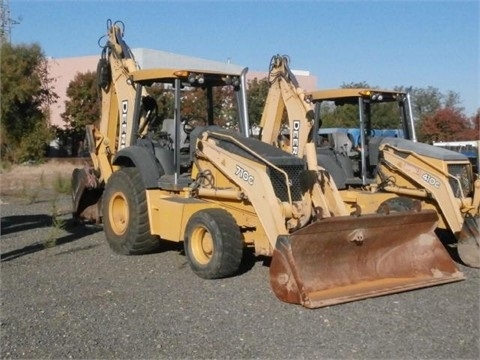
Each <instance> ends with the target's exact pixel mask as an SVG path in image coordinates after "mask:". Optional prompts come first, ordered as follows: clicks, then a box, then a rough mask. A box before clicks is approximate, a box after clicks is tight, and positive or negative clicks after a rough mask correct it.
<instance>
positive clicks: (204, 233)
mask: <svg viewBox="0 0 480 360" xmlns="http://www.w3.org/2000/svg"><path fill="white" fill-rule="evenodd" d="M190 241H191V246H192V254H193V257H194V258H195V260H196V261H198V262H199V263H200V264H202V265H205V264H207V263H208V262H209V261H210V260H211V258H212V256H213V238H212V235H211V234H210V233H209V232H208V230H207V229H205V228H203V227H198V228H196V229H195V230H194V231H193V232H192V236H191V239H190Z"/></svg>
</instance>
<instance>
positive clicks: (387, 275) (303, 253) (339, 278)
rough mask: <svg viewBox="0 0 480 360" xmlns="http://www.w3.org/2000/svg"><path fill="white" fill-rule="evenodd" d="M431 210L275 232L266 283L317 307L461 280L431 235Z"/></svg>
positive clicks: (340, 219)
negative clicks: (268, 280)
mask: <svg viewBox="0 0 480 360" xmlns="http://www.w3.org/2000/svg"><path fill="white" fill-rule="evenodd" d="M436 223H437V215H436V213H435V212H434V211H431V210H424V211H421V212H409V213H390V214H388V215H381V214H371V215H364V216H361V217H332V218H327V219H323V220H320V221H317V222H315V223H312V224H310V225H308V226H306V227H304V228H302V229H299V230H298V231H296V232H294V233H292V234H290V235H285V236H279V238H278V240H277V243H276V246H275V250H274V253H273V257H272V262H271V265H270V283H271V286H272V289H273V291H274V293H275V295H276V296H277V297H278V298H279V299H280V300H282V301H285V302H288V303H295V304H301V305H303V306H305V307H308V308H318V307H323V306H328V305H334V304H340V303H345V302H349V301H354V300H359V299H364V298H369V297H374V296H380V295H385V294H390V293H397V292H402V291H407V290H412V289H417V288H422V287H428V286H432V285H438V284H443V283H448V282H453V281H459V280H463V279H464V275H463V273H462V272H460V271H459V270H458V268H457V267H456V265H455V264H454V262H453V261H452V259H451V258H450V256H449V254H448V252H447V251H446V249H445V248H444V247H443V245H442V243H441V242H440V241H439V240H438V238H437V237H436V235H435V233H434V229H435V227H436Z"/></svg>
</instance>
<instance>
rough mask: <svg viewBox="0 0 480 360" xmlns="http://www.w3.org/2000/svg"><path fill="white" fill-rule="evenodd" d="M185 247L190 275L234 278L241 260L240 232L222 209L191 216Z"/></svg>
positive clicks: (231, 217) (200, 212) (241, 242)
mask: <svg viewBox="0 0 480 360" xmlns="http://www.w3.org/2000/svg"><path fill="white" fill-rule="evenodd" d="M184 247H185V254H186V256H187V259H188V262H189V263H190V267H191V268H192V270H193V272H194V273H195V274H197V275H198V276H200V277H201V278H204V279H217V278H223V277H227V276H232V275H234V274H235V273H236V272H237V271H238V269H239V267H240V264H241V261H242V256H243V240H242V234H241V232H240V229H239V228H238V225H237V223H236V222H235V219H234V218H233V216H232V215H230V214H229V213H228V212H227V211H225V210H223V209H206V210H200V211H198V212H196V213H195V214H193V215H192V217H191V218H190V220H189V221H188V224H187V228H186V231H185V242H184Z"/></svg>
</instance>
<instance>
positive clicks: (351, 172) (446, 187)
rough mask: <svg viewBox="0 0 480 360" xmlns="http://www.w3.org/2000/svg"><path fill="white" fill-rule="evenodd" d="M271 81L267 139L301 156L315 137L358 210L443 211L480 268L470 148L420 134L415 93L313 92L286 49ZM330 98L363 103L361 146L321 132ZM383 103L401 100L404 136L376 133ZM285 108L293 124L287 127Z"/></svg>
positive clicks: (320, 155)
mask: <svg viewBox="0 0 480 360" xmlns="http://www.w3.org/2000/svg"><path fill="white" fill-rule="evenodd" d="M269 81H270V89H269V93H268V96H267V100H266V104H265V111H264V113H263V116H262V119H261V124H260V128H261V135H260V137H261V140H262V141H264V142H267V143H270V144H274V145H276V146H279V147H281V148H283V149H285V150H286V151H289V152H290V153H292V154H296V155H298V156H303V153H304V150H303V149H304V148H305V144H307V143H313V144H315V145H316V152H317V161H318V163H319V164H320V165H321V166H322V167H323V168H324V169H325V170H327V171H328V173H329V174H330V175H331V176H332V178H333V180H334V183H335V185H336V186H337V188H338V189H339V191H340V194H341V197H342V199H343V201H344V202H345V203H346V204H347V206H348V207H349V209H350V211H356V212H358V211H361V212H362V213H371V212H375V211H387V212H388V211H399V210H405V209H408V208H412V207H415V206H418V203H420V204H421V208H422V209H432V210H435V211H436V213H437V214H438V216H439V222H438V229H439V230H440V229H445V230H448V231H451V232H452V233H453V234H454V235H455V237H456V239H457V244H456V245H457V250H458V255H459V257H460V258H461V260H462V262H463V263H464V264H466V265H468V266H471V267H480V239H479V224H480V220H479V216H480V179H479V177H478V175H477V174H474V173H473V171H472V164H471V162H470V161H469V159H468V158H467V157H466V156H465V155H463V154H460V153H458V152H454V151H449V150H446V149H442V148H439V147H435V146H431V145H428V144H423V143H418V142H417V141H416V134H415V127H414V124H413V120H412V119H413V117H412V111H411V105H410V96H409V94H408V93H405V92H401V91H388V90H378V89H348V88H345V89H333V90H318V91H313V92H311V93H308V94H307V93H305V92H304V91H303V90H302V89H301V88H300V87H299V86H298V83H297V82H296V79H295V76H294V75H293V74H292V73H291V71H290V69H289V65H288V57H286V56H279V55H277V56H274V57H273V58H272V60H271V63H270V73H269ZM326 102H334V103H335V104H336V105H337V106H340V105H343V104H353V105H358V109H359V110H358V118H359V125H358V127H359V129H360V139H359V141H358V143H359V144H358V145H359V146H358V147H357V148H355V147H354V146H353V144H354V143H355V141H354V139H352V138H349V136H348V133H347V132H346V131H345V132H341V131H338V132H334V133H331V134H329V135H328V136H322V135H320V134H319V128H320V126H321V124H322V119H321V113H322V111H321V105H322V104H324V103H326ZM380 103H396V104H398V109H399V114H400V117H399V124H400V125H401V127H402V129H401V130H402V132H403V134H404V138H399V137H396V138H395V137H381V136H374V133H373V132H374V130H373V129H372V107H374V106H375V105H376V104H380ZM285 109H286V110H287V114H288V128H289V130H288V132H286V133H285V132H284V133H282V131H281V130H280V126H281V122H282V114H283V112H284V110H285ZM345 130H346V129H345ZM355 140H356V139H355ZM437 232H438V231H437Z"/></svg>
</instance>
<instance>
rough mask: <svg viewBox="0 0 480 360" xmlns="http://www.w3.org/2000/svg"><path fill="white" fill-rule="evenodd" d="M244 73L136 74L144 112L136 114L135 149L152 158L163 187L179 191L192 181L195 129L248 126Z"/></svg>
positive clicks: (150, 71)
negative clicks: (146, 149)
mask: <svg viewBox="0 0 480 360" xmlns="http://www.w3.org/2000/svg"><path fill="white" fill-rule="evenodd" d="M246 72H247V69H244V70H243V71H242V72H241V73H237V74H235V73H233V74H232V73H224V72H214V71H205V70H175V69H147V70H138V71H135V72H133V73H132V81H133V83H134V84H135V85H136V94H137V96H136V101H137V102H138V103H139V104H140V106H135V107H134V108H135V109H137V108H138V109H141V110H140V111H138V113H137V114H134V129H133V132H132V133H133V134H135V139H132V142H133V144H132V145H137V146H142V147H147V148H148V149H149V150H150V152H151V153H152V154H154V156H155V160H156V163H157V167H158V173H159V180H158V184H159V186H160V187H161V188H166V189H172V190H178V189H180V188H182V187H184V186H188V185H189V183H190V182H191V177H190V170H191V164H192V154H191V151H194V146H192V145H194V144H193V142H194V139H192V138H191V133H192V131H193V130H194V129H195V128H198V127H202V128H203V127H205V126H219V127H221V128H224V129H225V128H239V127H240V128H242V129H243V128H246V126H248V125H247V121H246V119H247V110H246V100H244V99H245V92H244V89H245V75H246ZM145 94H148V95H145ZM152 100H153V101H152ZM227 103H229V104H228V106H225V105H226V104H227ZM146 104H147V105H146ZM159 105H160V106H159ZM225 108H227V109H228V110H225ZM149 114H150V115H149ZM192 149H193V150H192Z"/></svg>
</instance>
